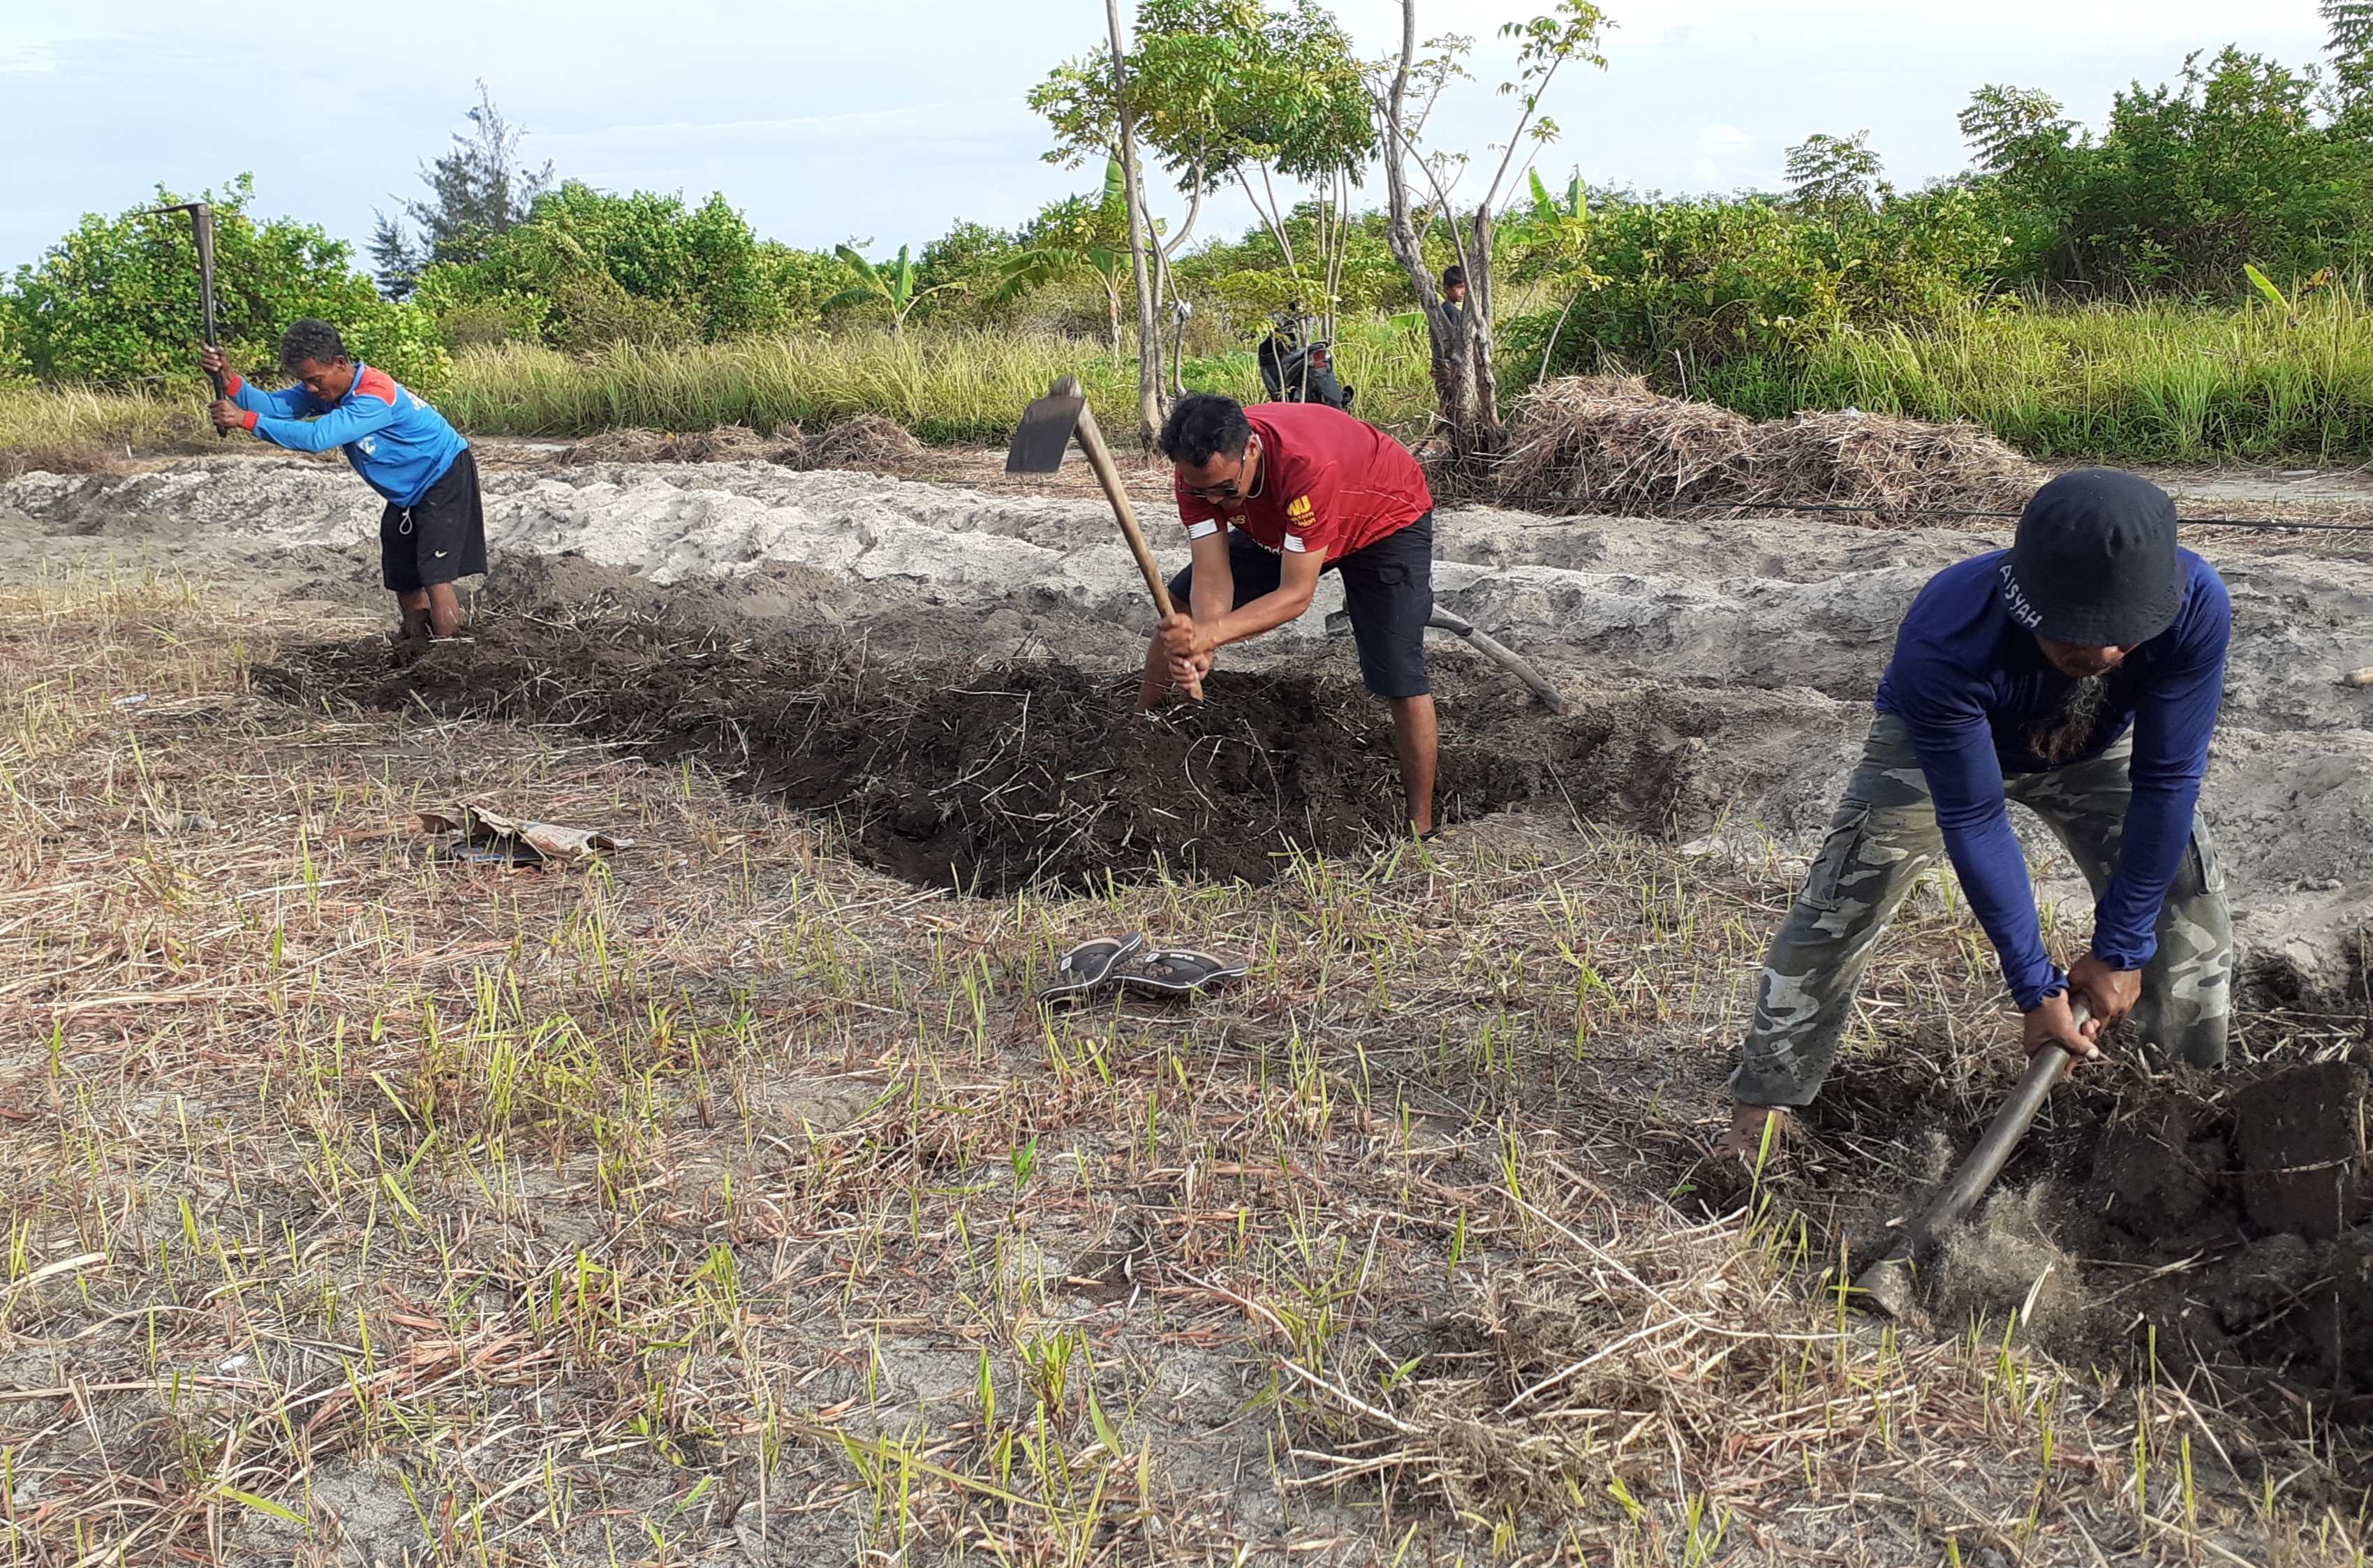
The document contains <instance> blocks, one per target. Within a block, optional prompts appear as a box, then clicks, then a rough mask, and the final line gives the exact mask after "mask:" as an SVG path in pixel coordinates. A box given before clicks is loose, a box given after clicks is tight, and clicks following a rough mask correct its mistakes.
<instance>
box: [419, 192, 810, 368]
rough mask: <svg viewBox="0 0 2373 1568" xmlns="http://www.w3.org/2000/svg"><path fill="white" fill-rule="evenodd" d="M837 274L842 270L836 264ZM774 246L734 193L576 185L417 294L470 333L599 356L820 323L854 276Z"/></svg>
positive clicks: (434, 275)
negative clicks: (690, 204)
mask: <svg viewBox="0 0 2373 1568" xmlns="http://www.w3.org/2000/svg"><path fill="white" fill-rule="evenodd" d="M832 270H833V271H836V270H837V269H832ZM828 276H829V273H827V272H825V271H824V269H823V268H820V267H818V266H817V265H815V264H814V263H813V262H812V260H811V259H809V258H805V257H803V256H802V255H801V253H800V252H789V251H787V250H786V249H785V248H784V247H781V246H775V245H767V244H763V243H761V242H760V241H759V240H758V238H757V236H756V235H755V234H754V233H752V232H751V229H750V226H749V224H748V223H746V222H745V221H743V219H742V215H741V214H740V213H738V212H736V211H734V210H733V208H732V207H731V205H729V204H728V203H727V202H726V200H725V198H724V197H723V196H722V195H711V196H710V197H709V198H708V200H707V201H706V202H704V203H702V204H701V205H699V206H698V207H696V208H690V209H687V208H686V207H685V205H684V200H683V198H682V197H680V196H662V195H657V194H654V193H650V192H648V191H637V192H636V193H634V194H632V195H629V196H617V195H612V194H609V193H606V192H602V191H597V190H595V189H593V188H592V187H591V186H590V185H587V184H584V183H582V182H581V181H573V180H572V181H567V183H565V184H563V185H562V186H561V187H560V188H559V189H558V190H556V191H550V192H547V193H544V195H542V196H540V197H538V198H537V199H536V203H535V205H534V207H533V209H532V213H531V216H529V218H528V221H526V222H524V223H522V224H520V225H519V226H517V227H516V228H511V229H509V231H507V232H505V233H502V234H498V235H493V236H490V237H489V238H488V239H487V240H486V242H485V257H484V259H483V260H480V261H474V262H442V263H437V264H434V265H432V266H429V267H427V269H425V270H424V271H423V272H422V273H421V275H420V281H419V286H418V290H417V295H416V297H417V298H418V299H419V301H420V303H421V304H422V305H423V306H425V307H426V308H427V309H429V310H432V311H434V312H435V313H436V314H437V315H438V318H439V319H440V321H445V322H451V323H454V324H455V325H457V326H459V327H462V328H465V329H467V330H465V331H464V332H463V333H462V335H464V336H470V337H478V338H481V339H488V338H491V339H494V340H503V339H513V340H524V341H529V342H540V343H544V344H549V345H552V346H554V347H557V348H564V349H570V350H576V351H588V350H591V349H596V348H601V347H604V346H607V345H612V344H617V343H645V344H663V343H694V342H704V343H713V342H717V341H719V340H720V339H723V338H728V337H735V336H741V335H744V334H747V333H761V332H768V331H774V330H778V329H780V328H782V327H785V326H789V325H795V324H800V323H801V322H805V321H811V320H812V319H813V316H814V312H815V311H816V310H817V309H818V308H819V307H820V306H821V304H822V301H823V298H824V295H827V294H829V293H830V292H832V290H833V289H836V288H839V287H842V286H843V285H845V284H846V282H847V281H848V280H847V279H846V278H845V277H840V278H836V279H833V280H832V282H831V287H830V288H825V287H823V285H824V283H825V282H826V280H827V277H828Z"/></svg>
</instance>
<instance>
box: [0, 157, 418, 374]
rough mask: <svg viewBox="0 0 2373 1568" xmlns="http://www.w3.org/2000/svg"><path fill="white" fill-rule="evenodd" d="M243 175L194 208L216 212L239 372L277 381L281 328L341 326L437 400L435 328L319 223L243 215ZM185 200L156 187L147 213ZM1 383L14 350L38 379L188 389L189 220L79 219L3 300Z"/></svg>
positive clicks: (221, 297) (192, 294)
mask: <svg viewBox="0 0 2373 1568" xmlns="http://www.w3.org/2000/svg"><path fill="white" fill-rule="evenodd" d="M254 194H255V187H254V181H253V178H252V176H250V175H245V174H242V175H240V177H239V178H238V179H237V180H234V181H231V183H230V186H229V188H228V190H227V191H225V192H223V193H213V192H208V193H205V196H204V198H203V199H204V200H205V201H208V202H211V203H212V204H213V205H214V209H215V294H216V303H217V309H218V322H219V331H220V336H221V339H222V345H223V349H224V352H225V353H227V354H228V356H229V357H230V360H231V363H232V365H233V366H234V367H236V368H237V369H239V370H240V373H242V374H244V375H251V376H256V377H259V378H263V379H276V378H277V376H278V374H279V344H280V333H281V330H282V329H283V328H284V327H286V325H287V324H288V323H289V322H293V321H295V320H296V319H297V318H298V317H299V316H319V317H321V319H322V320H324V321H328V322H335V323H336V324H337V327H338V329H339V331H340V332H342V333H345V339H346V342H347V344H348V345H349V346H350V347H351V348H352V350H353V352H354V355H355V357H356V358H357V359H362V360H368V362H369V363H371V364H373V365H376V366H378V367H379V368H380V369H383V370H385V371H387V372H388V373H389V374H390V375H392V376H394V377H395V378H396V379H397V380H401V381H403V382H405V383H406V384H407V385H411V386H413V387H415V388H418V389H419V390H421V391H424V392H428V391H434V390H435V389H436V387H437V386H438V385H439V384H440V383H441V382H442V381H443V380H444V378H445V374H446V370H447V360H446V355H445V350H444V347H443V345H441V344H440V343H439V341H438V335H437V329H436V324H435V323H434V322H432V321H431V320H430V319H429V318H428V317H427V316H426V315H425V314H423V313H422V312H420V311H418V310H415V309H413V308H412V307H410V306H408V305H394V304H390V303H388V302H387V301H385V300H383V299H381V298H380V297H379V291H378V290H377V289H376V288H374V287H372V285H371V280H370V279H369V278H368V277H367V276H365V275H363V274H361V273H359V272H357V271H356V270H355V267H354V253H353V252H352V250H351V249H350V248H349V247H348V246H347V245H346V244H345V242H344V241H343V240H333V239H331V238H330V237H329V235H328V234H327V233H325V232H324V231H323V230H322V229H321V228H319V227H318V226H316V225H313V224H309V223H298V222H297V221H296V220H295V219H293V218H279V219H275V220H273V221H271V222H263V223H259V222H257V221H256V220H255V219H253V218H251V217H250V216H248V213H247V208H248V205H249V204H250V203H251V201H252V200H253V199H254ZM183 199H184V198H182V197H180V196H176V195H174V194H172V193H169V192H168V191H166V190H165V189H164V188H163V187H161V186H159V187H158V192H157V202H156V205H159V206H162V205H169V204H171V203H175V202H179V201H181V200H183ZM0 316H5V317H6V319H7V325H6V328H5V329H0V375H4V374H5V373H6V357H7V355H8V353H9V348H10V345H13V348H14V352H15V354H16V356H17V357H18V362H19V363H20V364H21V365H22V366H23V367H24V368H25V369H28V370H29V372H30V373H31V374H33V375H36V376H39V377H41V379H43V380H76V381H88V382H92V383H95V384H98V385H102V386H126V385H131V384H133V383H135V382H144V381H146V382H158V381H193V380H197V379H198V377H199V374H200V372H199V370H198V367H197V345H198V341H199V336H200V327H201V323H202V321H203V317H204V312H203V310H202V309H201V306H200V303H199V293H198V256H197V241H196V239H195V236H194V231H193V227H192V225H191V222H190V219H189V217H188V216H187V215H186V214H181V213H168V214H161V215H155V216H151V215H148V214H146V213H144V212H141V211H139V210H137V209H135V210H134V211H131V212H126V213H123V214H120V215H118V216H114V217H103V216H99V215H97V214H89V215H87V216H85V217H84V218H83V220H82V222H81V223H80V224H78V225H76V228H75V230H74V232H73V233H71V234H68V235H67V236H66V237H65V238H64V239H63V240H59V241H58V242H57V243H56V244H55V245H53V246H52V247H50V250H49V252H48V253H47V254H46V255H44V256H43V257H42V258H41V261H39V262H38V263H32V264H30V265H28V266H21V267H19V268H18V269H17V274H16V276H15V277H14V278H13V279H12V280H10V282H9V283H8V284H7V286H6V288H5V289H0Z"/></svg>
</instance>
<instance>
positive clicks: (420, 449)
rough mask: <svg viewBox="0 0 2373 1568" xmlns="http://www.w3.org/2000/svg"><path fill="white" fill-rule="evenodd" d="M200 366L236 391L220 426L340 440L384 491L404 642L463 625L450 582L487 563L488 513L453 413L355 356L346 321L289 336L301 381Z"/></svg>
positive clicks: (287, 359) (310, 448)
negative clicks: (270, 381) (257, 378)
mask: <svg viewBox="0 0 2373 1568" xmlns="http://www.w3.org/2000/svg"><path fill="white" fill-rule="evenodd" d="M198 362H199V363H200V364H201V365H204V366H205V368H206V369H208V370H210V371H213V372H216V373H217V374H219V375H221V376H222V377H223V378H224V380H225V386H226V392H227V395H226V396H225V397H224V398H223V399H222V400H221V401H220V402H218V403H216V404H215V405H214V408H213V410H212V413H213V416H214V422H215V427H216V428H217V429H221V430H238V429H243V430H247V431H250V432H251V433H253V434H254V436H255V437H256V438H257V439H259V440H266V441H270V442H272V443H274V444H275V445H276V446H283V447H286V448H288V449H289V450H291V451H306V452H320V451H329V450H330V449H331V448H332V447H337V448H341V449H343V450H344V451H345V454H346V462H349V463H351V464H352V465H353V466H354V470H355V472H356V473H357V474H360V475H362V479H363V483H364V484H366V485H368V486H370V487H371V488H372V489H374V490H376V491H378V492H379V493H380V497H382V498H383V499H385V501H386V502H387V506H386V508H385V509H384V510H382V511H381V512H380V525H379V543H380V576H381V579H382V580H384V581H385V582H386V584H387V586H388V587H389V588H390V589H391V590H392V591H394V593H395V597H396V603H397V605H398V606H399V607H400V609H401V612H402V614H403V629H402V632H401V633H400V636H401V637H402V638H403V641H404V642H405V643H407V644H409V645H411V646H413V647H415V648H421V647H425V646H427V641H428V638H429V635H430V633H432V632H434V633H435V635H437V636H438V637H451V636H452V635H453V634H454V633H455V632H456V631H458V630H460V629H461V625H462V602H461V599H460V598H459V596H458V595H457V594H456V593H455V591H454V588H453V585H454V583H455V581H457V580H458V579H461V578H464V577H468V576H472V575H473V574H476V573H479V572H483V571H485V569H486V520H485V507H484V504H483V503H482V501H481V500H480V497H479V495H478V467H477V461H476V460H475V459H474V458H473V457H472V456H471V455H470V443H469V442H467V441H465V440H463V439H462V437H461V435H460V433H459V432H457V431H456V430H455V429H454V428H453V427H452V426H450V425H449V424H447V423H446V421H445V416H444V415H441V414H439V413H438V412H437V411H436V410H435V409H433V408H431V407H429V406H428V404H427V402H426V401H424V400H423V399H422V398H420V397H419V396H418V395H416V394H415V393H414V392H412V390H411V389H410V388H408V387H403V386H399V385H398V384H397V383H396V381H395V380H394V378H392V377H391V376H390V375H388V373H387V372H386V371H384V370H376V369H372V368H371V367H369V366H368V365H357V364H356V363H355V362H354V361H353V360H351V359H349V358H348V357H346V345H345V342H344V341H343V340H342V339H341V338H340V337H339V336H338V329H337V328H335V327H333V326H332V325H331V324H330V323H329V322H319V321H315V320H313V319H312V318H310V317H307V318H306V319H305V320H303V321H300V322H297V323H295V324H294V325H292V326H291V327H290V328H289V329H288V330H287V331H286V333H282V334H281V338H280V368H281V369H284V370H286V371H287V372H288V374H289V375H291V376H293V377H295V378H296V381H297V384H296V385H295V386H292V387H288V388H286V389H285V390H283V391H280V392H262V391H259V390H258V389H256V388H254V387H252V386H250V385H249V384H248V383H247V382H246V381H245V380H241V379H240V375H239V373H238V372H237V371H235V370H233V369H230V367H229V366H228V364H227V363H226V362H225V361H224V358H223V355H222V351H221V350H220V349H217V348H212V347H209V348H205V349H204V350H202V351H201V352H200V353H199V355H198Z"/></svg>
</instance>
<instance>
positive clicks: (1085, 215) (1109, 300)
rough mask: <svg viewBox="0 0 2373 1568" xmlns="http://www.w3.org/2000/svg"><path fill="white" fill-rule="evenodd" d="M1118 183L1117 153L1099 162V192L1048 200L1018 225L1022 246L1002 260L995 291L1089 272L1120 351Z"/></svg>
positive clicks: (1127, 263)
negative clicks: (1102, 172) (1101, 290)
mask: <svg viewBox="0 0 2373 1568" xmlns="http://www.w3.org/2000/svg"><path fill="white" fill-rule="evenodd" d="M1126 200H1127V196H1126V193H1125V192H1124V190H1123V188H1122V184H1121V169H1120V160H1119V159H1118V158H1108V159H1106V160H1105V189H1104V194H1103V195H1102V196H1101V197H1100V198H1097V199H1095V200H1093V201H1092V200H1090V199H1089V198H1088V197H1086V196H1072V197H1070V198H1068V199H1066V200H1063V201H1059V202H1052V203H1049V204H1048V205H1046V206H1044V207H1042V208H1040V209H1039V212H1038V216H1036V217H1035V218H1034V219H1032V220H1031V222H1030V224H1029V226H1028V227H1027V228H1024V229H1023V234H1022V247H1021V249H1019V250H1017V251H1015V252H1013V253H1012V254H1011V255H1010V256H1008V257H1007V258H1006V259H1005V262H1004V264H1003V266H1002V267H1001V269H1000V275H999V281H998V287H997V295H998V297H999V298H1015V297H1017V296H1019V295H1021V294H1023V293H1026V292H1027V291H1029V290H1031V289H1035V288H1043V287H1046V285H1048V284H1050V283H1058V282H1062V281H1065V280H1067V279H1070V278H1075V277H1082V276H1085V277H1093V278H1094V279H1095V280H1096V282H1097V283H1098V284H1100V285H1102V286H1103V288H1104V292H1105V306H1106V310H1107V314H1108V316H1109V318H1110V321H1111V323H1112V351H1113V357H1115V358H1118V357H1120V353H1121V302H1122V296H1123V293H1124V291H1125V290H1126V289H1127V288H1128V284H1129V281H1130V278H1129V271H1130V267H1131V265H1132V262H1131V260H1130V257H1129V253H1128V208H1127V206H1126V205H1124V204H1125V202H1126Z"/></svg>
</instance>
